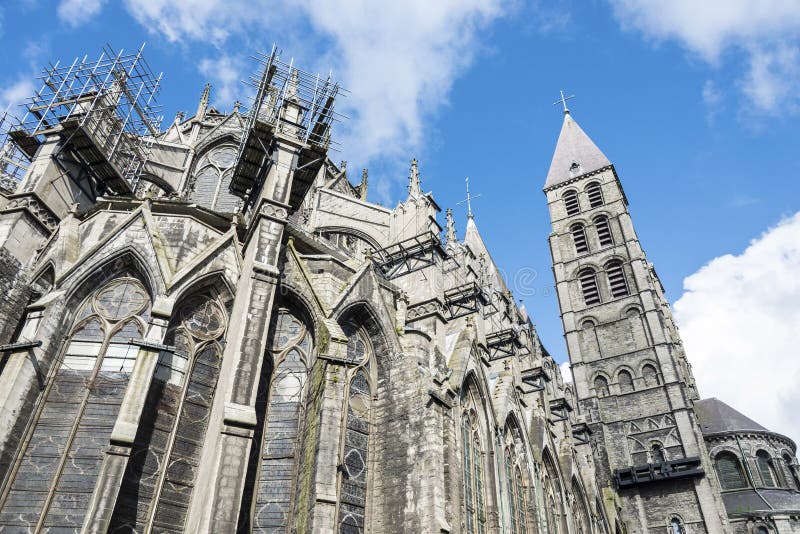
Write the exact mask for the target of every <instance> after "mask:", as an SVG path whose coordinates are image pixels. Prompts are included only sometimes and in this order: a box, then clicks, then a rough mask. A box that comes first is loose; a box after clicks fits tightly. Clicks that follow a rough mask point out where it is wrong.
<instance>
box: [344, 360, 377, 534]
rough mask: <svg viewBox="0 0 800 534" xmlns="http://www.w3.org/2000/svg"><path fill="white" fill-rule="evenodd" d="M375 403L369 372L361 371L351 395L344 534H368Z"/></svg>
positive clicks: (356, 375) (347, 441) (348, 406)
mask: <svg viewBox="0 0 800 534" xmlns="http://www.w3.org/2000/svg"><path fill="white" fill-rule="evenodd" d="M371 402H372V395H371V393H370V387H369V381H368V379H367V371H366V369H365V368H364V367H361V368H359V369H358V371H356V374H355V376H354V377H353V380H352V381H351V382H350V388H349V392H348V400H347V422H346V424H345V436H344V450H343V453H342V482H341V492H340V495H341V497H340V503H339V533H340V534H359V533H361V532H365V526H364V524H365V517H366V506H367V475H368V474H369V473H368V465H369V464H368V450H369V434H370V426H371V423H370V406H371Z"/></svg>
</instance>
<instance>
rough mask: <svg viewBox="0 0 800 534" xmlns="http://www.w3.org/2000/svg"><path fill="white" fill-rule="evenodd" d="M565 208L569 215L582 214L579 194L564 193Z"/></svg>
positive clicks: (573, 192) (572, 192)
mask: <svg viewBox="0 0 800 534" xmlns="http://www.w3.org/2000/svg"><path fill="white" fill-rule="evenodd" d="M564 206H565V207H566V209H567V215H577V214H578V213H580V212H581V207H580V204H578V193H576V192H575V191H567V192H566V193H564Z"/></svg>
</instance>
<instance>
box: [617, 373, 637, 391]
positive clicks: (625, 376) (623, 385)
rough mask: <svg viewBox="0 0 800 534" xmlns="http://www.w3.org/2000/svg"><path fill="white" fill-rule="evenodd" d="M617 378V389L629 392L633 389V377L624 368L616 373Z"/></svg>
mask: <svg viewBox="0 0 800 534" xmlns="http://www.w3.org/2000/svg"><path fill="white" fill-rule="evenodd" d="M617 380H618V381H619V390H620V391H621V392H622V393H630V392H631V391H633V377H632V376H631V374H630V373H629V372H628V371H626V370H624V369H623V370H622V371H620V372H619V374H618V375H617Z"/></svg>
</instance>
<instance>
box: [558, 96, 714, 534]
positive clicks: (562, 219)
mask: <svg viewBox="0 0 800 534" xmlns="http://www.w3.org/2000/svg"><path fill="white" fill-rule="evenodd" d="M557 103H562V104H563V105H564V122H563V125H562V127H561V133H560V135H559V137H558V143H557V145H556V149H555V153H554V154H553V160H552V163H551V165H550V170H549V172H548V173H547V180H546V182H545V186H544V192H545V195H546V196H547V204H548V207H549V209H550V220H551V225H552V233H551V234H550V238H549V242H550V252H551V256H552V260H553V272H554V276H555V282H556V293H557V296H558V302H559V307H560V310H561V319H562V324H563V328H564V336H565V338H566V342H567V350H568V353H569V359H570V364H571V367H572V374H573V377H574V380H575V388H576V393H577V397H578V405H579V410H580V413H581V414H582V415H583V417H585V419H586V423H587V424H588V426H589V428H590V430H591V438H592V439H591V440H590V441H589V442H588V443H586V444H584V445H579V447H580V448H582V449H584V450H583V451H581V452H582V453H584V454H587V455H588V454H592V455H593V456H594V459H595V462H596V465H597V476H598V479H599V480H598V483H599V485H600V486H601V487H602V488H604V492H606V496H607V497H608V498H607V499H606V503H607V505H608V506H614V507H615V508H616V510H615V511H616V512H617V513H618V514H619V517H621V518H622V520H623V521H624V522H625V523H626V527H627V529H626V530H627V532H637V533H638V532H642V533H645V532H666V531H667V530H666V529H667V528H673V529H674V528H677V527H682V528H683V529H684V530H675V532H683V531H688V532H723V531H725V530H727V520H726V515H725V511H724V506H723V503H722V500H721V497H720V494H719V488H718V483H717V481H716V478H715V475H714V471H713V469H712V466H711V463H710V460H709V456H708V453H707V451H706V449H705V445H704V443H703V438H702V435H701V433H700V428H699V426H698V423H697V419H696V417H695V413H694V408H693V404H694V401H695V400H696V399H697V398H698V396H697V391H696V388H695V384H694V379H693V377H692V374H691V369H690V367H689V365H688V363H687V361H686V357H685V355H684V352H683V346H682V343H681V340H680V337H679V334H678V331H677V329H676V327H675V325H674V323H673V320H672V314H671V310H670V307H669V304H668V303H667V301H666V299H665V297H664V292H663V288H662V286H661V284H660V282H659V280H658V277H657V275H656V272H655V270H654V268H653V265H652V264H650V263H649V262H648V261H647V257H646V256H645V253H644V251H643V250H642V247H641V244H640V242H639V239H638V237H637V235H636V231H635V230H634V226H633V221H632V219H631V215H630V213H629V211H628V200H627V198H626V197H625V192H624V191H623V188H622V184H621V182H620V180H619V177H618V176H617V172H616V170H615V169H614V165H613V164H612V163H611V161H610V160H609V159H608V158H607V157H606V156H605V154H603V153H602V152H601V151H600V149H599V148H598V147H597V145H595V143H594V142H593V141H592V140H591V139H590V138H589V136H588V135H586V133H585V132H584V131H583V130H582V129H581V127H580V126H578V123H577V122H575V120H574V119H573V118H572V116H571V115H570V112H569V110H568V109H567V106H566V99H565V98H564V97H563V94H562V99H561V100H560V101H559V102H557ZM672 531H673V530H669V532H672Z"/></svg>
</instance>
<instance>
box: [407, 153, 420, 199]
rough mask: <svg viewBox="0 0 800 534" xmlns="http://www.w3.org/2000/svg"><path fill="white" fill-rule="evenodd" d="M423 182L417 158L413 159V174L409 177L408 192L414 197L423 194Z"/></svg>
mask: <svg viewBox="0 0 800 534" xmlns="http://www.w3.org/2000/svg"><path fill="white" fill-rule="evenodd" d="M420 186H421V182H420V179H419V168H418V167H417V158H414V159H412V160H411V175H410V176H409V177H408V194H409V196H412V197H418V196H420V195H421V194H422V190H421V188H420Z"/></svg>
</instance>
